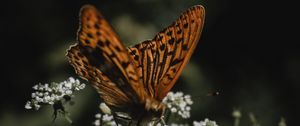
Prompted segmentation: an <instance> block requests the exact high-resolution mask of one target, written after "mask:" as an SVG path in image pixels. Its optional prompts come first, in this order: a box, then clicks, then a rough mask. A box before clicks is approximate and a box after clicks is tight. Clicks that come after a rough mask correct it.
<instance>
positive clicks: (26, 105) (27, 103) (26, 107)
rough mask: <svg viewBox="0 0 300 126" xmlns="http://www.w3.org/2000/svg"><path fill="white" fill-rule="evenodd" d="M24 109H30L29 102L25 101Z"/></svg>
mask: <svg viewBox="0 0 300 126" xmlns="http://www.w3.org/2000/svg"><path fill="white" fill-rule="evenodd" d="M25 109H32V107H31V102H30V101H27V102H26V104H25Z"/></svg>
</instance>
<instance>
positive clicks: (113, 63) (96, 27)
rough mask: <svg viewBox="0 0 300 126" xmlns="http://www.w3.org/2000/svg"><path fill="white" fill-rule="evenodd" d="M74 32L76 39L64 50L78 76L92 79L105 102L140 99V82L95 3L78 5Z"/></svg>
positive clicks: (141, 87) (120, 102)
mask: <svg viewBox="0 0 300 126" xmlns="http://www.w3.org/2000/svg"><path fill="white" fill-rule="evenodd" d="M77 36H78V38H77V40H78V43H77V44H76V45H74V46H72V47H71V49H69V50H68V54H67V56H68V58H69V61H70V63H71V64H72V65H73V67H74V68H75V70H76V73H77V74H78V75H79V76H80V77H82V78H83V79H86V80H88V81H90V82H92V83H93V86H94V87H96V88H97V89H98V91H99V93H100V94H101V97H102V98H103V100H104V101H105V102H106V103H108V105H111V106H122V105H124V104H130V103H138V102H140V101H141V100H143V99H144V94H145V93H144V88H143V85H142V84H140V80H139V78H138V75H137V74H136V68H135V66H134V65H133V64H131V59H130V58H131V57H130V56H129V55H128V51H127V49H126V48H125V47H124V45H123V44H122V43H121V42H120V39H119V38H118V36H117V35H116V33H115V32H114V31H113V30H112V28H111V26H110V25H109V24H108V23H107V21H106V20H105V19H104V18H103V16H102V15H101V14H100V12H98V11H97V9H96V8H95V7H93V6H91V5H85V6H83V7H82V8H81V11H80V27H79V30H78V35H77Z"/></svg>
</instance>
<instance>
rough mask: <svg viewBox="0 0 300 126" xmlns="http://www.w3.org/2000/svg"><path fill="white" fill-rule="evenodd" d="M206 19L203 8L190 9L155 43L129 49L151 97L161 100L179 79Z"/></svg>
mask: <svg viewBox="0 0 300 126" xmlns="http://www.w3.org/2000/svg"><path fill="white" fill-rule="evenodd" d="M204 16H205V12H204V7H203V6H200V5H197V6H194V7H191V8H190V9H188V10H187V11H185V12H184V13H183V14H182V15H181V16H180V17H179V18H178V19H177V20H176V21H175V22H173V24H171V25H170V26H168V27H167V28H165V29H164V30H162V31H161V32H159V33H158V34H157V35H156V36H155V37H154V39H152V40H149V41H145V42H143V43H141V44H137V45H135V46H133V47H130V48H129V49H128V51H129V53H130V55H131V57H132V58H133V59H134V60H133V63H134V64H135V65H136V67H137V68H138V69H137V72H138V75H140V78H141V79H142V80H143V83H144V88H145V89H146V90H147V91H148V93H149V94H150V95H151V96H152V97H155V98H156V99H158V100H162V99H163V98H164V97H165V96H166V94H167V93H168V92H169V90H170V89H171V88H172V87H173V85H174V84H175V82H176V81H177V79H178V78H179V75H180V74H181V72H182V70H183V68H184V66H185V65H186V64H187V62H188V61H189V59H190V57H191V55H192V53H193V51H194V49H195V47H196V45H197V43H198V41H199V38H200V34H201V31H202V28H203V23H204Z"/></svg>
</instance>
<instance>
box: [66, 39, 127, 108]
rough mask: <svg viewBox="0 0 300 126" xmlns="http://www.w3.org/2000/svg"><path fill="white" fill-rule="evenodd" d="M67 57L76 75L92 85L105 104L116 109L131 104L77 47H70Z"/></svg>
mask: <svg viewBox="0 0 300 126" xmlns="http://www.w3.org/2000/svg"><path fill="white" fill-rule="evenodd" d="M67 57H68V59H69V62H70V63H71V65H72V66H73V67H74V68H75V71H76V73H77V74H78V75H79V76H81V77H82V78H83V79H85V80H88V81H90V82H91V83H93V87H95V88H96V89H97V91H98V92H99V94H100V95H101V97H102V99H103V100H104V102H105V103H106V104H108V105H110V106H113V107H117V108H121V107H126V106H128V105H130V104H132V103H131V101H130V99H129V98H128V96H126V94H124V93H123V92H122V91H121V90H120V89H119V88H118V87H117V85H116V84H115V83H113V82H112V81H111V80H110V79H109V78H108V77H107V76H105V75H104V74H103V73H102V72H101V71H100V70H99V69H97V68H96V67H94V66H93V65H91V64H90V62H89V60H88V58H87V57H86V56H84V55H83V54H82V53H81V51H80V47H79V45H77V44H76V45H74V46H71V48H70V49H69V50H68V54H67Z"/></svg>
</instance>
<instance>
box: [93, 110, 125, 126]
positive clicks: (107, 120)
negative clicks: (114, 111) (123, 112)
mask: <svg viewBox="0 0 300 126" xmlns="http://www.w3.org/2000/svg"><path fill="white" fill-rule="evenodd" d="M95 118H96V120H95V121H94V125H95V126H100V125H101V126H116V125H117V124H116V122H115V121H114V117H113V116H112V115H108V114H100V113H98V114H96V115H95ZM118 126H120V124H118Z"/></svg>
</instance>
